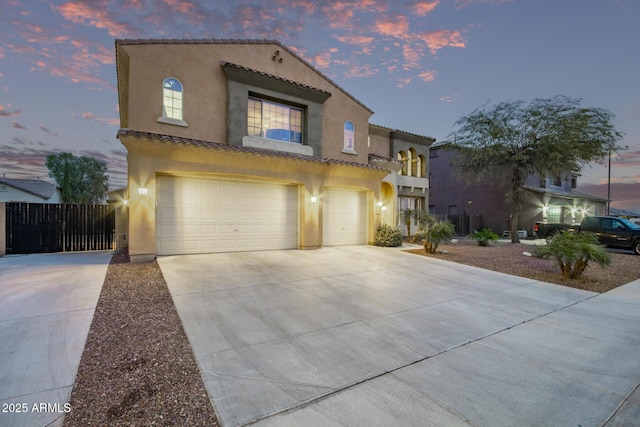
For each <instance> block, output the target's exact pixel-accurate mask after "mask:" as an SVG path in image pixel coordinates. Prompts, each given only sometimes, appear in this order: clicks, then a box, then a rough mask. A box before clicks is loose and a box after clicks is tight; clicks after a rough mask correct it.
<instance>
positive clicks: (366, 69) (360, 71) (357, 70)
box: [347, 64, 378, 77]
mask: <svg viewBox="0 0 640 427" xmlns="http://www.w3.org/2000/svg"><path fill="white" fill-rule="evenodd" d="M376 74H378V69H376V68H374V67H373V66H372V65H370V64H364V65H352V66H351V68H350V69H349V71H348V72H347V77H371V76H375V75H376Z"/></svg>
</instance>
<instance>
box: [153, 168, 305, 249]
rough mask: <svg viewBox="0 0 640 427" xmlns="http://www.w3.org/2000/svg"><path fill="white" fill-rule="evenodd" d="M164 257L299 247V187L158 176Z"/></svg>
mask: <svg viewBox="0 0 640 427" xmlns="http://www.w3.org/2000/svg"><path fill="white" fill-rule="evenodd" d="M156 214H157V215H156V224H157V228H156V240H157V252H158V254H159V255H169V254H180V253H206V252H229V251H247V250H266V249H291V248H295V247H297V239H298V235H297V233H298V226H297V218H298V207H297V189H296V187H294V186H286V185H278V184H263V183H250V182H238V181H225V180H212V179H200V178H184V177H166V176H160V177H158V207H157V209H156Z"/></svg>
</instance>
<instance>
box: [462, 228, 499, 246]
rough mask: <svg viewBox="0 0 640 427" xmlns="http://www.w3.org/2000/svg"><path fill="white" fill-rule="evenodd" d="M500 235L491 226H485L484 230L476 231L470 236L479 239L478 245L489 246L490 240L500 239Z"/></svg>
mask: <svg viewBox="0 0 640 427" xmlns="http://www.w3.org/2000/svg"><path fill="white" fill-rule="evenodd" d="M499 237H500V236H498V235H497V234H496V233H494V232H493V231H492V230H491V229H489V228H483V229H482V230H480V231H476V232H475V233H473V234H472V235H470V236H469V238H470V239H473V240H477V241H478V245H480V246H489V242H492V241H494V240H498V238H499Z"/></svg>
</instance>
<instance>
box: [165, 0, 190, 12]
mask: <svg viewBox="0 0 640 427" xmlns="http://www.w3.org/2000/svg"><path fill="white" fill-rule="evenodd" d="M162 1H164V2H165V4H166V5H167V6H169V7H170V8H171V9H173V10H176V11H178V12H181V13H187V14H188V13H192V12H193V9H194V7H193V3H189V2H186V1H180V0H162Z"/></svg>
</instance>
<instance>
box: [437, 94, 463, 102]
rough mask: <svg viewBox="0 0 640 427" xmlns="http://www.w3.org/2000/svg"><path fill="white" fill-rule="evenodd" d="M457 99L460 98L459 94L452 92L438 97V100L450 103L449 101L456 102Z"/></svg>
mask: <svg viewBox="0 0 640 427" xmlns="http://www.w3.org/2000/svg"><path fill="white" fill-rule="evenodd" d="M459 99H460V95H458V94H454V95H449V96H443V97H442V98H438V101H441V102H449V103H451V102H456V101H457V100H459Z"/></svg>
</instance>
